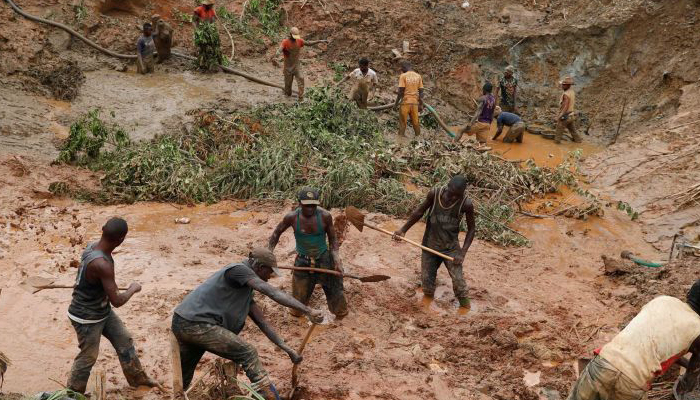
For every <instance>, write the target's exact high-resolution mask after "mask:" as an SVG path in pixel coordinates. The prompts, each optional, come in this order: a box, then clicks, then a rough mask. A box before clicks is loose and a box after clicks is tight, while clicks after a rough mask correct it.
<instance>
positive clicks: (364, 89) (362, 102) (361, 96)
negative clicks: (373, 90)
mask: <svg viewBox="0 0 700 400" xmlns="http://www.w3.org/2000/svg"><path fill="white" fill-rule="evenodd" d="M350 98H351V99H352V100H353V101H354V102H355V104H357V107H358V108H362V109H366V108H367V99H368V98H369V85H367V82H365V81H360V82H358V83H357V85H355V87H354V88H353V89H352V92H351V93H350Z"/></svg>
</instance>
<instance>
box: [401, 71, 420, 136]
mask: <svg viewBox="0 0 700 400" xmlns="http://www.w3.org/2000/svg"><path fill="white" fill-rule="evenodd" d="M401 71H403V74H401V76H399V93H398V95H397V96H396V102H395V103H394V109H396V107H398V106H399V103H401V109H400V110H399V136H405V135H406V125H407V122H408V117H409V115H410V116H411V125H413V132H415V134H416V136H420V120H419V119H418V113H419V112H420V111H423V78H422V77H421V76H420V75H419V74H417V73H416V72H414V71H413V67H412V66H411V63H410V62H408V61H404V62H403V63H401Z"/></svg>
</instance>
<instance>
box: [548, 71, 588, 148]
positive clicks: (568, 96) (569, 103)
mask: <svg viewBox="0 0 700 400" xmlns="http://www.w3.org/2000/svg"><path fill="white" fill-rule="evenodd" d="M573 85H574V78H572V77H570V76H567V77H566V78H564V80H562V81H561V88H562V90H563V91H564V93H562V95H561V100H560V101H559V112H557V118H556V120H555V121H554V122H555V123H556V124H557V130H556V134H555V136H554V142H555V143H556V144H559V143H561V137H562V135H563V134H564V131H565V130H568V131H569V132H570V133H571V137H572V138H573V139H574V142H576V143H581V142H582V141H583V139H581V135H579V134H578V132H576V115H575V112H576V92H574V88H572V86H573Z"/></svg>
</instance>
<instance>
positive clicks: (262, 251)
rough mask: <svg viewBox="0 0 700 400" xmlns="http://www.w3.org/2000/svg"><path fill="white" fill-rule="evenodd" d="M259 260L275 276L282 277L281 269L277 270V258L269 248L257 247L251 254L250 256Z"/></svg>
mask: <svg viewBox="0 0 700 400" xmlns="http://www.w3.org/2000/svg"><path fill="white" fill-rule="evenodd" d="M248 257H250V258H254V259H256V260H258V261H259V262H260V263H261V264H262V265H265V266H267V267H270V268H271V269H272V272H274V273H275V275H278V276H279V275H281V272H280V270H279V268H277V257H275V254H274V253H273V252H272V251H270V249H268V248H267V247H256V248H254V249H253V251H251V252H250V255H249V256H248Z"/></svg>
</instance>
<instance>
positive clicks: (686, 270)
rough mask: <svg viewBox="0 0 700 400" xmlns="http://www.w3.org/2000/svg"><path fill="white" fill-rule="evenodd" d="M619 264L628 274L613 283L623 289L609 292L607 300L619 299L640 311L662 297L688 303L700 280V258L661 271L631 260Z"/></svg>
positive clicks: (674, 264) (620, 275)
mask: <svg viewBox="0 0 700 400" xmlns="http://www.w3.org/2000/svg"><path fill="white" fill-rule="evenodd" d="M618 262H619V263H621V264H623V265H624V272H623V273H620V274H618V275H617V276H612V277H610V279H612V280H614V281H616V283H618V284H620V285H621V286H622V287H621V288H617V289H615V290H614V291H607V293H606V296H607V297H608V298H610V297H611V296H612V297H615V298H616V299H617V300H619V301H623V302H626V303H628V304H630V305H632V306H633V307H635V308H636V309H639V308H641V307H642V306H643V305H644V304H646V303H648V302H649V301H650V300H652V299H653V298H655V297H657V296H661V295H666V296H674V297H678V298H679V299H683V300H685V298H686V295H687V293H688V290H689V289H690V287H691V286H692V285H693V283H695V281H696V280H697V279H698V275H697V271H698V268H700V258H697V257H690V258H686V259H683V260H675V261H673V262H671V263H668V264H666V265H664V266H663V267H661V268H648V267H643V266H640V265H637V264H635V263H634V262H632V261H629V260H619V261H618ZM635 314H636V313H635Z"/></svg>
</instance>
